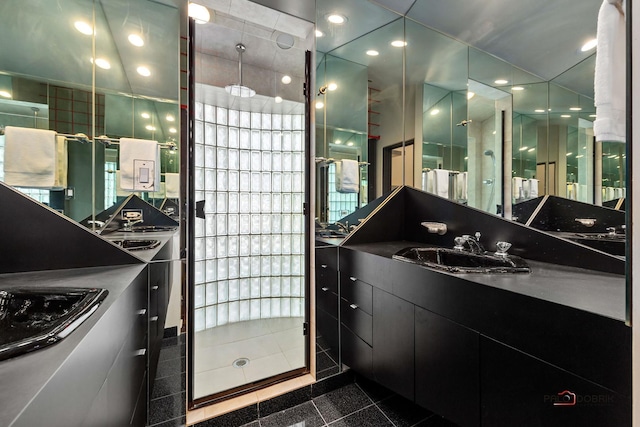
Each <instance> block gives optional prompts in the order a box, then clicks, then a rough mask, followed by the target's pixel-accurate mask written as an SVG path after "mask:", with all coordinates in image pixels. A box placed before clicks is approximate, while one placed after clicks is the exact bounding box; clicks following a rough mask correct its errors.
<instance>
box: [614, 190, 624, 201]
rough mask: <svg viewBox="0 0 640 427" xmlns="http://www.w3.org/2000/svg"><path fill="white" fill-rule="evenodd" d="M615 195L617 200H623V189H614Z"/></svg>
mask: <svg viewBox="0 0 640 427" xmlns="http://www.w3.org/2000/svg"><path fill="white" fill-rule="evenodd" d="M613 194H614V196H615V198H616V199H621V198H622V188H614V189H613Z"/></svg>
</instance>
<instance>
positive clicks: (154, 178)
mask: <svg viewBox="0 0 640 427" xmlns="http://www.w3.org/2000/svg"><path fill="white" fill-rule="evenodd" d="M120 187H121V188H122V189H123V190H130V191H150V192H153V191H158V190H159V189H160V147H159V146H158V142H157V141H151V140H148V139H134V138H120Z"/></svg>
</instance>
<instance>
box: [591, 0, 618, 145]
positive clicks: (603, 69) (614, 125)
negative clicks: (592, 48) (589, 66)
mask: <svg viewBox="0 0 640 427" xmlns="http://www.w3.org/2000/svg"><path fill="white" fill-rule="evenodd" d="M618 7H620V10H618ZM624 7H625V2H624V1H623V0H603V2H602V5H601V6H600V11H599V13H598V29H597V39H598V44H597V50H596V67H595V79H594V95H595V99H594V101H595V106H596V119H595V121H594V122H593V132H594V134H595V137H596V141H618V142H626V111H625V107H626V77H625V75H626V73H625V72H626V68H625V63H626V47H625V44H626V30H625V26H626V25H625V18H624V15H623V14H622V13H621V11H622V10H624Z"/></svg>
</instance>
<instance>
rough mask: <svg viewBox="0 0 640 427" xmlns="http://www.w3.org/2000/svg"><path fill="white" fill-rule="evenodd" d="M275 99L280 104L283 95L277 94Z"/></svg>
mask: <svg viewBox="0 0 640 427" xmlns="http://www.w3.org/2000/svg"><path fill="white" fill-rule="evenodd" d="M274 101H275V102H276V104H280V103H281V102H282V97H281V96H276V97H275V99H274Z"/></svg>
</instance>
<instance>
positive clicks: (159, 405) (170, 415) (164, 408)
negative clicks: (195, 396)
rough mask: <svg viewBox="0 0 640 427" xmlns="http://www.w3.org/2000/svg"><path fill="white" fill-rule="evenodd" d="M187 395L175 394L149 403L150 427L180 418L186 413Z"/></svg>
mask: <svg viewBox="0 0 640 427" xmlns="http://www.w3.org/2000/svg"><path fill="white" fill-rule="evenodd" d="M185 399H186V397H185V394H184V393H180V394H173V395H171V396H165V397H161V398H160V399H155V400H152V401H151V402H149V425H152V426H153V425H156V424H159V423H162V422H165V421H167V420H173V419H175V418H180V417H182V416H184V415H185V414H186V412H185Z"/></svg>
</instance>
